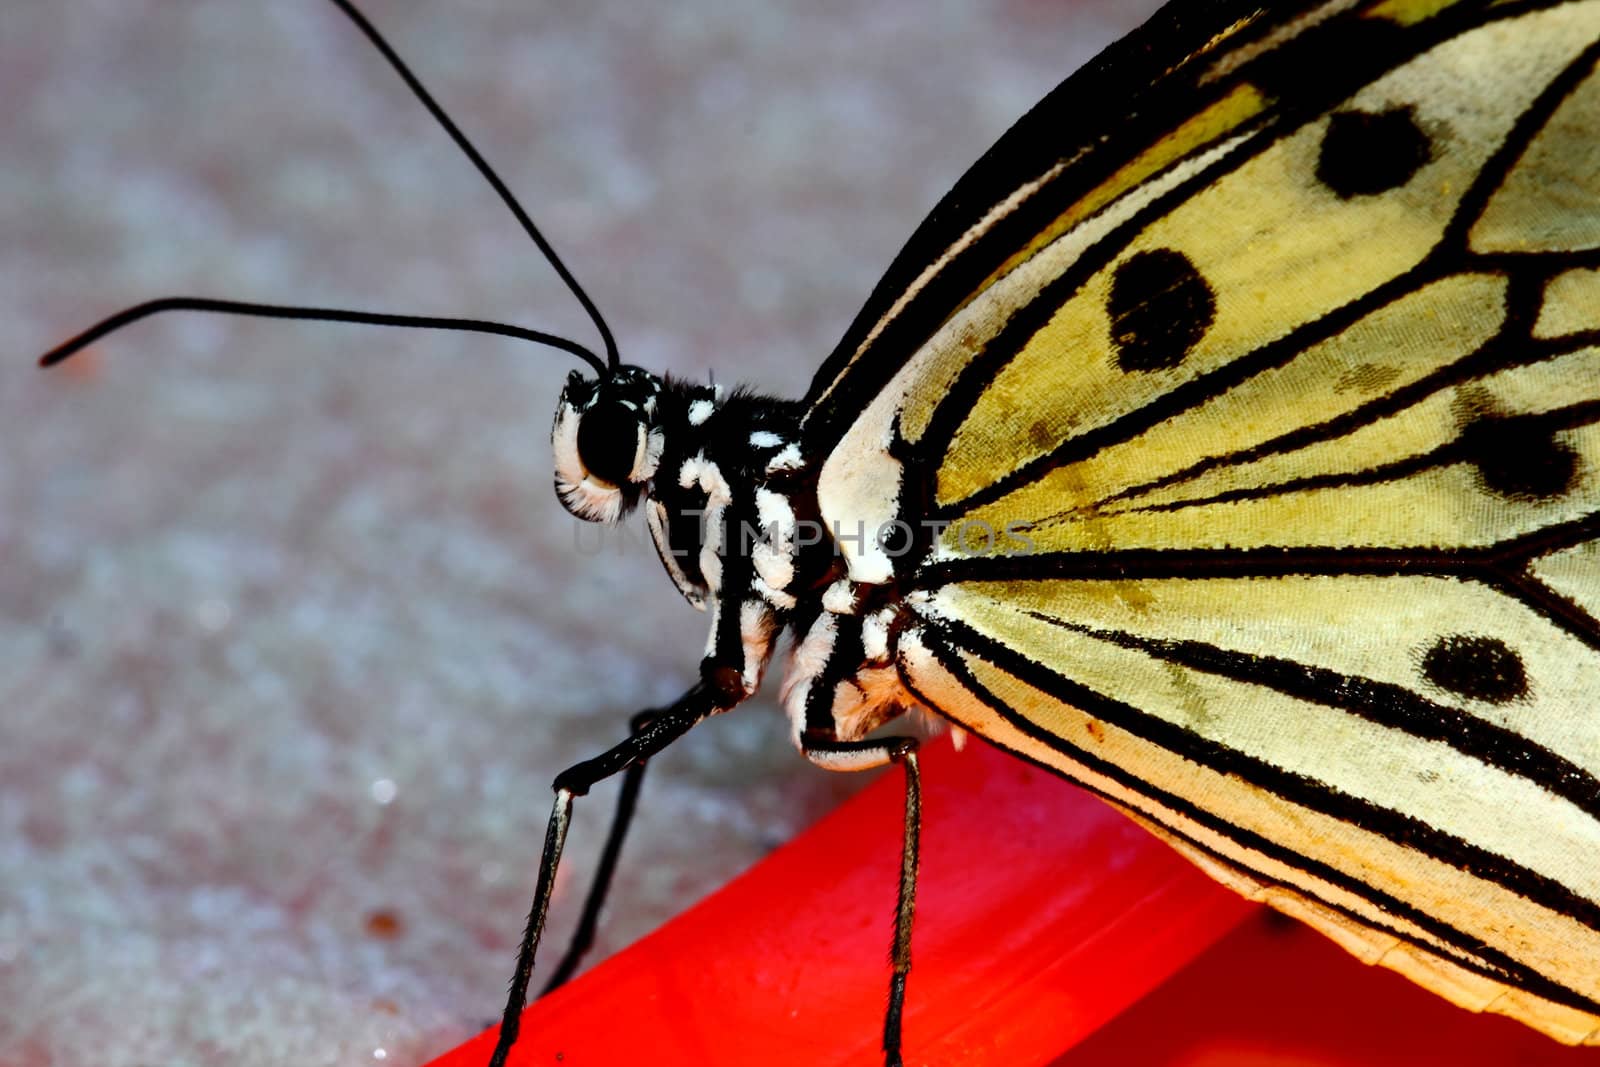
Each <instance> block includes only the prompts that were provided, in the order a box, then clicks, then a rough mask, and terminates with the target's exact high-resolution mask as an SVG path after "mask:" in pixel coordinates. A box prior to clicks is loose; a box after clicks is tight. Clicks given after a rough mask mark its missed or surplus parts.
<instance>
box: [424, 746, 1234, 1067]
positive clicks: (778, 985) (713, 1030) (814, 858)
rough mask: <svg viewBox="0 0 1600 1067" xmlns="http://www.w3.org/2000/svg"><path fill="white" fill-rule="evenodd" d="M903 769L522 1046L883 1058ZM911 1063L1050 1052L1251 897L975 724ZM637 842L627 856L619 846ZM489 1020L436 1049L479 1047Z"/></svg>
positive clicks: (945, 811)
mask: <svg viewBox="0 0 1600 1067" xmlns="http://www.w3.org/2000/svg"><path fill="white" fill-rule="evenodd" d="M903 781H904V779H903V777H902V775H900V774H899V773H897V772H891V773H888V774H886V775H884V777H883V780H881V781H879V782H876V783H874V784H873V786H872V787H871V788H869V789H867V790H866V791H864V792H863V793H861V794H859V795H858V796H857V797H855V798H854V799H852V800H851V801H850V802H848V803H846V804H845V805H844V806H843V807H841V808H840V809H839V810H838V811H836V812H834V813H833V814H832V815H830V816H829V817H828V818H826V819H824V820H823V821H822V822H820V823H819V824H818V825H817V826H815V827H813V828H812V829H811V830H809V831H807V832H806V833H805V834H804V835H802V836H801V837H800V838H798V839H797V840H795V841H793V842H791V843H790V844H789V845H787V846H785V847H784V848H782V849H780V850H779V851H777V852H776V853H774V854H773V855H772V856H771V857H769V858H768V859H766V860H765V861H764V862H762V863H761V864H760V865H758V866H757V867H756V868H755V869H753V870H751V871H749V872H748V873H746V874H745V875H743V876H742V877H740V878H738V879H737V880H735V881H734V882H733V883H732V884H730V885H729V886H727V887H726V888H725V889H723V890H721V891H720V892H718V893H716V894H715V895H713V896H712V897H710V898H708V899H707V900H705V901H704V902H702V903H701V904H700V905H698V906H696V907H694V908H692V909H690V910H689V911H688V912H686V913H684V914H683V915H681V916H679V917H678V918H677V919H675V920H673V921H672V922H670V923H668V924H667V925H666V926H664V927H662V928H661V929H660V930H658V931H657V932H656V933H654V934H652V935H651V936H649V937H647V938H645V939H644V940H642V941H640V942H639V943H638V944H636V945H634V946H633V947H632V948H629V949H627V950H626V951H624V952H621V953H619V954H618V955H616V956H614V957H613V958H611V959H610V960H607V961H606V962H605V963H603V964H601V965H599V966H597V967H595V968H594V969H593V970H592V971H590V972H589V973H588V974H586V975H584V976H583V977H581V978H580V979H578V980H577V981H575V982H573V983H571V984H570V985H568V986H566V987H565V988H563V989H561V990H560V991H558V992H557V993H556V994H554V995H552V996H550V997H547V998H545V999H543V1000H540V1001H539V1002H537V1003H536V1004H535V1005H534V1006H533V1007H532V1008H530V1009H529V1011H528V1013H527V1014H526V1015H525V1016H524V1019H523V1027H522V1037H521V1039H520V1040H519V1042H518V1044H517V1048H516V1050H515V1052H514V1054H513V1056H512V1061H511V1062H512V1063H513V1064H540V1065H545V1064H555V1063H561V1064H562V1065H563V1067H586V1065H612V1064H624V1063H630V1064H631V1063H648V1064H652V1065H656V1067H662V1065H671V1064H695V1065H697V1067H705V1065H715V1064H739V1065H745V1064H755V1063H759V1064H763V1065H770V1067H781V1065H785V1064H795V1065H805V1067H815V1065H817V1064H832V1063H851V1064H872V1063H875V1062H880V1054H879V1053H878V1052H877V1047H878V1040H879V1034H880V1029H881V1025H882V1013H883V1004H884V1000H885V996H886V990H887V986H888V966H887V963H886V958H887V953H888V942H889V934H890V923H891V916H892V914H893V908H894V895H895V873H896V869H897V867H898V863H899V841H900V819H901V811H902V804H903ZM924 789H925V805H926V807H925V812H926V816H925V824H924V831H923V855H922V885H921V890H920V892H919V896H918V901H917V922H916V934H915V939H914V943H913V958H914V963H913V968H912V972H911V981H910V987H909V995H908V1001H907V1007H906V1027H905V1048H906V1063H907V1064H908V1065H920V1064H928V1065H934V1064H937V1065H939V1067H959V1065H962V1064H974V1065H976V1064H1006V1065H1007V1067H1027V1065H1029V1064H1040V1063H1048V1062H1050V1061H1051V1060H1053V1059H1054V1058H1056V1057H1057V1056H1058V1055H1059V1054H1060V1053H1061V1052H1062V1051H1063V1050H1065V1049H1067V1048H1069V1047H1070V1046H1072V1045H1073V1044H1075V1043H1076V1042H1078V1041H1080V1040H1082V1039H1083V1038H1084V1037H1085V1036H1086V1035H1088V1034H1090V1033H1092V1032H1094V1031H1095V1030H1096V1029H1097V1028H1099V1027H1100V1026H1102V1025H1103V1024H1104V1023H1105V1022H1107V1021H1108V1020H1110V1019H1111V1018H1113V1017H1115V1016H1116V1015H1117V1014H1118V1013H1120V1012H1122V1011H1123V1010H1124V1009H1125V1008H1127V1007H1128V1006H1129V1005H1130V1004H1133V1003H1135V1002H1137V1001H1138V1000H1139V999H1140V998H1141V997H1143V996H1144V995H1145V994H1146V993H1148V992H1149V991H1150V990H1152V989H1153V988H1154V987H1155V986H1157V985H1158V984H1160V983H1161V981H1162V980H1163V979H1165V978H1166V977H1168V976H1169V975H1171V974H1172V973H1174V972H1175V971H1176V970H1178V969H1179V968H1180V967H1182V966H1183V965H1184V964H1185V963H1187V962H1189V961H1190V960H1192V959H1193V958H1194V957H1195V956H1197V955H1198V954H1200V953H1201V952H1203V951H1204V950H1205V949H1206V948H1207V947H1208V946H1210V945H1211V944H1213V943H1214V942H1215V941H1216V940H1217V939H1218V938H1220V937H1222V936H1223V935H1224V934H1225V933H1227V932H1228V931H1229V930H1230V929H1231V928H1233V927H1234V926H1235V925H1237V924H1238V923H1239V922H1240V921H1241V920H1243V919H1244V918H1245V917H1246V916H1247V915H1249V914H1251V913H1252V912H1253V911H1254V910H1255V909H1254V908H1253V907H1252V906H1250V905H1248V904H1246V903H1245V902H1243V901H1242V900H1240V899H1239V898H1237V897H1235V896H1234V895H1233V894H1231V893H1229V892H1227V891H1226V890H1223V889H1221V888H1219V887H1217V886H1215V885H1213V884H1212V883H1211V882H1210V881H1209V880H1208V879H1207V878H1205V876H1203V875H1201V874H1200V873H1199V872H1198V871H1196V870H1195V869H1194V868H1192V867H1191V866H1190V865H1189V864H1188V863H1187V862H1185V861H1184V860H1182V859H1181V858H1179V857H1178V856H1177V855H1176V854H1175V853H1173V852H1172V851H1171V850H1170V849H1169V848H1167V847H1166V846H1165V845H1163V844H1161V843H1160V842H1159V841H1157V840H1155V839H1154V838H1152V837H1151V836H1150V835H1149V834H1147V833H1146V832H1145V831H1143V830H1141V829H1139V828H1138V827H1136V826H1134V825H1133V824H1132V823H1130V822H1128V821H1127V820H1126V819H1125V818H1123V817H1122V816H1120V815H1118V814H1117V813H1115V812H1113V811H1112V810H1111V809H1109V808H1108V807H1106V806H1105V805H1104V804H1102V803H1100V802H1099V801H1097V800H1095V799H1094V798H1093V797H1090V796H1088V795H1087V794H1085V793H1083V792H1081V791H1080V790H1077V789H1074V788H1072V787H1070V786H1068V785H1066V784H1065V783H1063V782H1061V781H1060V780H1059V779H1057V778H1055V777H1054V776H1052V775H1049V774H1046V773H1044V772H1042V771H1038V770H1035V769H1033V768H1031V767H1029V766H1027V765H1026V764H1024V763H1022V762H1021V761H1020V760H1017V759H1015V758H1014V757H1011V756H1008V755H1006V754H1004V753H1001V752H998V751H996V750H994V749H991V748H989V747H988V746H986V745H983V744H981V743H974V744H972V745H970V746H968V749H967V751H965V752H962V753H956V752H954V751H952V750H951V748H950V746H949V744H948V742H944V741H941V742H939V743H936V744H933V745H930V746H928V748H927V749H926V751H925V755H924ZM624 862H626V857H624ZM493 1038H494V1035H493V1032H490V1033H486V1034H484V1035H481V1036H480V1037H479V1038H477V1039H475V1040H473V1041H470V1042H468V1043H467V1044H465V1045H463V1046H462V1047H460V1048H458V1049H456V1050H455V1051H453V1052H451V1053H449V1054H447V1055H445V1056H443V1057H440V1058H439V1059H438V1060H436V1061H434V1064H433V1067H465V1065H471V1067H481V1064H483V1063H485V1062H486V1061H487V1059H488V1054H489V1050H490V1049H491V1048H492V1046H493Z"/></svg>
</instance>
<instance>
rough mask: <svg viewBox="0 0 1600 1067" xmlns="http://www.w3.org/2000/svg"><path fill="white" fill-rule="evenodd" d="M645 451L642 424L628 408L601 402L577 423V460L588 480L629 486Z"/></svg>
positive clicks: (637, 416)
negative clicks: (587, 475)
mask: <svg viewBox="0 0 1600 1067" xmlns="http://www.w3.org/2000/svg"><path fill="white" fill-rule="evenodd" d="M644 447H645V427H644V420H643V418H642V415H641V413H640V411H639V410H638V409H637V408H635V407H631V406H629V405H627V404H623V403H620V402H618V401H614V400H613V401H604V400H602V401H601V402H600V403H598V404H596V405H595V406H594V407H592V408H590V409H589V410H588V411H585V412H584V413H583V419H582V421H580V422H579V423H578V459H579V460H580V461H582V463H583V466H584V469H585V470H587V471H588V472H589V475H590V477H592V478H597V479H599V480H600V481H603V482H609V483H610V484H612V485H626V484H628V481H629V475H631V474H632V473H633V472H634V470H635V469H636V468H637V467H638V466H639V461H640V460H641V459H642V458H643V452H644Z"/></svg>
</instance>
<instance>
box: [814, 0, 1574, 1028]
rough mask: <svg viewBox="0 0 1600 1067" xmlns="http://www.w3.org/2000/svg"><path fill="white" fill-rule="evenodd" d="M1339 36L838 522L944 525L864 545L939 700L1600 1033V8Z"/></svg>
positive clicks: (1199, 838) (1163, 144)
mask: <svg viewBox="0 0 1600 1067" xmlns="http://www.w3.org/2000/svg"><path fill="white" fill-rule="evenodd" d="M1315 11H1316V18H1315V19H1314V20H1311V21H1310V22H1307V21H1306V20H1308V19H1311V16H1310V15H1306V16H1304V17H1303V18H1302V19H1301V20H1300V21H1298V22H1295V23H1292V24H1287V25H1286V26H1285V27H1284V28H1282V29H1281V30H1280V32H1279V36H1278V37H1276V38H1275V37H1274V36H1273V35H1272V34H1270V33H1268V34H1265V35H1257V36H1253V37H1250V38H1249V39H1248V40H1245V41H1243V42H1241V43H1239V44H1238V45H1237V46H1236V47H1233V48H1232V49H1231V50H1227V51H1219V52H1218V53H1217V54H1215V55H1211V56H1209V57H1208V58H1207V62H1206V64H1205V65H1204V66H1203V67H1202V68H1200V69H1197V70H1193V71H1190V72H1189V73H1188V74H1186V75H1185V80H1184V81H1183V83H1182V88H1183V89H1184V90H1185V91H1186V92H1191V93H1192V94H1193V101H1192V108H1193V110H1192V111H1191V112H1190V114H1189V116H1188V117H1180V118H1179V119H1177V120H1174V121H1173V122H1172V123H1171V124H1170V129H1171V131H1172V132H1171V133H1170V134H1169V135H1168V136H1167V137H1166V138H1164V139H1162V140H1160V141H1157V142H1155V143H1154V145H1153V146H1152V147H1150V148H1147V149H1143V150H1140V151H1137V152H1129V153H1128V154H1127V162H1126V163H1125V164H1123V166H1121V167H1120V168H1113V169H1111V170H1110V177H1108V178H1106V179H1105V180H1103V181H1100V182H1098V183H1097V184H1094V185H1093V186H1092V187H1090V188H1089V189H1088V190H1087V191H1086V192H1085V193H1084V198H1083V199H1081V200H1079V201H1075V202H1074V203H1073V204H1067V205H1064V206H1062V208H1061V210H1060V211H1057V212H1053V213H1052V214H1051V216H1050V217H1051V219H1052V220H1053V221H1052V222H1051V223H1050V225H1049V226H1045V227H1043V228H1040V229H1039V230H1038V231H1037V234H1038V235H1037V236H1034V237H1023V238H1019V239H1017V240H1016V241H1015V242H1014V244H1015V246H1016V247H1015V251H1014V252H1013V253H1012V254H1011V255H1010V256H1009V257H1008V258H1007V260H1006V262H1005V264H1004V266H1003V268H1002V269H998V270H995V271H992V272H990V273H989V274H987V275H985V276H984V278H983V279H982V280H981V283H980V284H977V285H976V287H975V288H974V291H973V295H972V296H971V298H970V299H968V300H967V301H966V302H965V303H964V304H963V305H962V306H961V307H960V308H959V310H957V311H955V312H954V313H953V314H952V315H951V316H950V317H949V319H948V320H947V321H945V322H944V324H943V325H942V327H940V328H939V329H938V330H937V332H936V333H934V334H933V335H932V337H931V339H929V340H927V341H926V342H925V343H922V344H920V345H919V346H918V347H917V348H916V350H915V351H914V352H912V353H911V354H910V355H909V356H908V357H907V358H906V359H904V360H902V361H901V362H900V363H899V365H898V367H897V369H896V371H895V373H894V375H893V376H892V377H890V378H889V379H888V380H887V382H886V383H885V384H884V386H883V387H882V388H881V389H880V390H878V391H877V392H876V393H875V394H874V395H873V396H872V397H871V398H870V401H868V402H864V403H863V404H862V409H861V411H860V412H859V414H858V415H857V416H856V417H855V418H854V419H853V420H852V421H851V422H850V423H849V425H848V426H847V427H846V428H845V429H844V430H843V431H842V432H841V433H840V434H839V437H838V440H837V441H836V442H835V443H834V445H833V448H832V451H831V452H830V453H829V456H828V459H827V461H826V463H825V464H824V467H823V470H822V475H821V482H820V498H821V503H822V508H823V512H824V515H825V517H826V518H827V519H828V520H830V521H831V522H835V523H838V524H840V525H841V526H843V527H845V528H850V529H854V528H857V524H858V523H862V524H865V526H866V528H867V529H873V528H874V527H875V525H881V524H883V523H886V522H889V521H897V522H902V523H905V524H906V525H907V526H908V527H909V528H913V529H916V530H918V531H921V536H920V537H919V538H917V539H916V541H915V544H914V545H913V549H912V551H908V552H901V551H896V550H895V549H894V546H892V545H890V546H884V545H875V544H872V543H867V544H861V545H855V546H851V545H846V548H845V550H846V552H847V555H848V561H849V565H850V569H851V575H852V577H854V578H856V579H857V580H859V581H863V582H869V583H887V582H891V581H892V582H893V583H894V587H895V589H896V590H898V591H899V593H900V595H901V596H902V598H903V603H904V608H905V610H904V612H903V617H902V620H901V622H900V623H899V627H900V629H899V630H898V633H899V646H898V649H899V652H898V655H899V663H900V669H901V674H902V677H903V679H904V681H905V683H906V685H907V686H908V688H910V689H911V690H912V691H913V692H914V693H916V694H917V695H918V696H919V697H920V698H921V699H922V700H923V701H925V702H926V703H927V704H928V705H929V706H930V707H933V708H934V709H936V710H937V711H939V712H940V713H942V714H944V715H946V716H948V717H949V718H951V719H953V720H955V721H956V722H958V723H960V724H961V725H962V726H964V727H966V728H968V729H971V730H973V731H975V732H977V733H979V734H982V735H984V736H986V737H988V738H989V739H991V740H993V741H995V742H996V743H999V744H1001V745H1003V746H1005V747H1007V748H1010V749H1013V750H1014V751H1016V752H1018V753H1020V754H1022V755H1024V756H1026V757H1028V758H1031V759H1033V760H1036V761H1038V762H1040V763H1042V764H1045V765H1048V766H1051V767H1053V768H1055V769H1057V770H1059V771H1061V772H1062V773H1064V774H1066V775H1067V776H1069V777H1071V778H1074V779H1075V780H1078V781H1080V782H1083V783H1084V784H1086V785H1088V786H1089V787H1090V788H1092V789H1094V790H1096V791H1097V792H1099V793H1101V794H1102V795H1104V796H1105V797H1107V798H1108V799H1110V800H1112V801H1113V802H1115V803H1117V804H1119V805H1121V806H1122V807H1124V808H1125V809H1126V810H1128V811H1129V812H1131V813H1132V814H1134V815H1135V816H1136V817H1137V818H1139V819H1141V820H1143V821H1144V822H1146V823H1147V824H1148V825H1150V826H1151V827H1152V828H1153V829H1156V830H1157V831H1158V832H1160V833H1162V834H1164V835H1165V836H1167V837H1168V838H1169V839H1171V840H1172V841H1173V842H1174V843H1175V844H1178V845H1179V846H1180V847H1181V848H1183V849H1184V850H1185V851H1186V852H1187V853H1188V854H1189V855H1191V856H1193V857H1194V858H1195V859H1196V860H1197V862H1199V863H1201V864H1202V866H1205V867H1206V868H1207V869H1208V870H1210V871H1211V872H1212V873H1213V874H1215V875H1216V876H1217V877H1219V878H1221V879H1222V880H1223V881H1225V882H1228V883H1229V884H1231V885H1233V886H1235V887H1236V888H1238V889H1240V890H1241V891H1243V892H1247V893H1249V894H1251V895H1253V896H1257V897H1261V898H1262V899H1266V900H1269V901H1270V902H1272V903H1274V904H1275V905H1277V906H1279V907H1281V908H1283V909H1284V910H1286V911H1290V912H1292V913H1295V914H1298V915H1300V916H1301V917H1303V918H1306V919H1308V920H1309V921H1312V922H1313V923H1314V924H1315V925H1317V926H1319V927H1320V928H1322V929H1324V930H1325V931H1326V932H1328V933H1330V934H1331V935H1332V936H1334V937H1335V938H1336V939H1338V940H1339V941H1340V942H1341V943H1343V944H1345V945H1346V946H1347V947H1349V948H1351V949H1352V951H1355V952H1357V953H1358V954H1359V955H1361V956H1362V957H1363V958H1365V959H1368V960H1369V961H1373V962H1381V963H1384V964H1385V965H1388V966H1392V967H1395V968H1396V969H1398V970H1401V971H1402V972H1404V973H1407V974H1409V975H1410V976H1412V977H1413V978H1416V979H1417V980H1418V981H1420V982H1422V983H1423V984H1425V985H1427V986H1429V987H1430V988H1433V989H1435V990H1437V991H1439V992H1440V993H1443V994H1444V995H1446V996H1448V997H1450V998H1451V999H1452V1000H1455V1001H1457V1002H1458V1003H1461V1004H1463V1005H1465V1006H1468V1007H1470V1008H1473V1009H1478V1010H1494V1011H1501V1012H1505V1013H1507V1014H1511V1015H1514V1016H1516V1017H1518V1018H1521V1019H1523V1020H1524V1021H1527V1022H1529V1023H1530V1024H1532V1025H1535V1026H1537V1027H1539V1028H1541V1029H1543V1030H1545V1031H1547V1032H1549V1033H1551V1034H1552V1035H1554V1036H1556V1037H1558V1038H1560V1039H1561V1040H1564V1041H1568V1042H1584V1041H1589V1042H1600V1037H1597V1036H1596V1034H1597V1031H1600V862H1597V859H1600V622H1597V615H1600V272H1597V268H1600V137H1597V134H1600V75H1597V73H1596V61H1597V58H1600V0H1584V2H1569V3H1517V2H1503V3H1497V4H1450V3H1440V2H1434V3H1420V2H1418V3H1396V2H1390V3H1380V4H1366V5H1363V4H1349V3H1346V4H1342V5H1333V6H1330V7H1328V8H1318V9H1315ZM1341 63H1343V64H1344V65H1343V66H1341ZM1299 68H1303V69H1299ZM1352 72H1354V73H1352ZM1319 78H1320V79H1321V80H1320V81H1319V80H1318V79H1319ZM1341 78H1342V79H1345V81H1341V80H1340V79H1341ZM1351 79H1354V80H1351ZM1329 83H1331V84H1332V85H1333V86H1335V87H1336V88H1337V93H1336V94H1330V90H1329V88H1328V85H1329ZM1163 99H1167V105H1166V106H1168V107H1169V108H1171V107H1177V106H1178V104H1179V101H1178V100H1177V98H1163ZM1093 103H1094V104H1095V105H1098V106H1110V103H1111V102H1104V101H1094V102H1093ZM1186 106H1188V105H1186ZM983 236H984V235H983V234H981V233H979V234H975V235H974V236H973V240H974V241H980V240H982V239H983ZM848 377H849V375H848V372H846V373H845V374H844V376H843V377H841V378H840V379H838V381H839V382H846V381H848ZM840 387H842V386H840V385H835V386H834V388H840Z"/></svg>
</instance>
